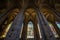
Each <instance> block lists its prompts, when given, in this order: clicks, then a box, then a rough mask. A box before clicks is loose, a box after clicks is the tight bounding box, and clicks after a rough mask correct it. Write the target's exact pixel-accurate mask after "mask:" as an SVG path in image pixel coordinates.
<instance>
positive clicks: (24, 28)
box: [21, 22, 27, 40]
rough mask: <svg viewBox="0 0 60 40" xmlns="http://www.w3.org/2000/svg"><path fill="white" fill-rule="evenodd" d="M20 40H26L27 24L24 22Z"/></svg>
mask: <svg viewBox="0 0 60 40" xmlns="http://www.w3.org/2000/svg"><path fill="white" fill-rule="evenodd" d="M21 40H27V22H24V24H23V30H22V35H21Z"/></svg>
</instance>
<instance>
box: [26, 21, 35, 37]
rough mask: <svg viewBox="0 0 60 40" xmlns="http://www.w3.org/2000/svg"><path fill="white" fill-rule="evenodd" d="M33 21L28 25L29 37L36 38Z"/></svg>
mask: <svg viewBox="0 0 60 40" xmlns="http://www.w3.org/2000/svg"><path fill="white" fill-rule="evenodd" d="M33 30H34V29H33V23H32V22H31V21H29V22H28V27H27V38H34V31H33Z"/></svg>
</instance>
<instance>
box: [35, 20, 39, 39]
mask: <svg viewBox="0 0 60 40" xmlns="http://www.w3.org/2000/svg"><path fill="white" fill-rule="evenodd" d="M34 40H40V35H39V30H38V26H37V21H34Z"/></svg>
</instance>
